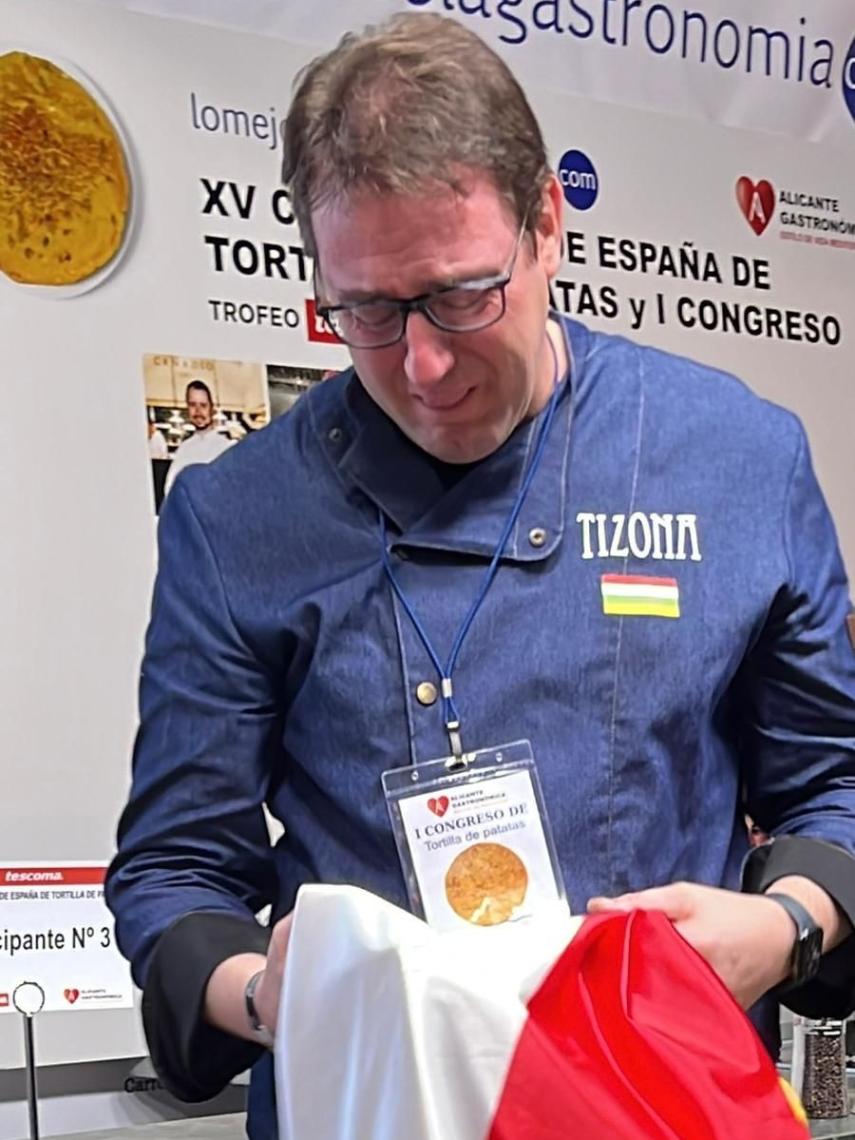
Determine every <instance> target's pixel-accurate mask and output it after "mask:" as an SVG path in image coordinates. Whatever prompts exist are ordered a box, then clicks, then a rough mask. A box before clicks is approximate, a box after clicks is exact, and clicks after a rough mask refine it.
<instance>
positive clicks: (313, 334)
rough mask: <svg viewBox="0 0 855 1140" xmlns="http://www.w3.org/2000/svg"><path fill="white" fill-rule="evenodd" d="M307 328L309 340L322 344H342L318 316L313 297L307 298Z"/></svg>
mask: <svg viewBox="0 0 855 1140" xmlns="http://www.w3.org/2000/svg"><path fill="white" fill-rule="evenodd" d="M306 328H307V329H308V330H309V340H315V341H319V342H320V343H321V344H341V341H340V340H339V338H338V337H337V336H336V335H335V333H332V332H330V330H329V329H328V328H327V326H326V325H325V324H324V321H323V317H319V316H318V309H317V305H316V303H315V299H314V298H313V297H307V298H306Z"/></svg>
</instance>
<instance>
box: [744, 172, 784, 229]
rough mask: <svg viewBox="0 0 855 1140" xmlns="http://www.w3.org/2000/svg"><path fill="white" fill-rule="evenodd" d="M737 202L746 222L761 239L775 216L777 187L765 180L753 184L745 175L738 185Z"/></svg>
mask: <svg viewBox="0 0 855 1140" xmlns="http://www.w3.org/2000/svg"><path fill="white" fill-rule="evenodd" d="M736 200H737V202H738V203H739V208H740V210H741V211H742V213H743V214H744V215H745V220H746V222H748V224H749V226H751V228H752V230H754V232H755V234H757V236H758V237H759V236H760V234H762V233H763V231H764V230H765V229H766V227H767V226H768V225H769V223H770V222H771V220H772V218H773V217H774V214H775V187H774V186H773V185H772V183H771V182H768V181H767V180H766V179H765V178H762V179H761V180H760V181H759V182H752V181H751V179H750V178H746V177H745V175H743V176H742V178H740V179H739V180H738V182H737V183H736Z"/></svg>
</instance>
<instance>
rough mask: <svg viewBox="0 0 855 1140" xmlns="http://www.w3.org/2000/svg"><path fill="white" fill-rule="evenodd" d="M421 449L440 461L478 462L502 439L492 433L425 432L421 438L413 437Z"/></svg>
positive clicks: (496, 447) (492, 450)
mask: <svg viewBox="0 0 855 1140" xmlns="http://www.w3.org/2000/svg"><path fill="white" fill-rule="evenodd" d="M413 442H414V443H417V444H418V445H419V447H420V448H421V449H422V451H426V452H427V453H428V455H432V456H433V458H434V459H438V460H439V461H440V463H459V464H461V465H463V464H466V463H478V462H479V460H481V459H486V458H487V456H488V455H492V453H493V452H494V451H497V450H498V448H499V447H500V446H501V443H502V441H501V440H500V439H497V438H496V437H495V436H492V435H479V436H468V437H463V436H460V435H457V436H454V435H451V434H446V433H444V432H436V433H431V434H426V435H424V436H423V437H422V438H415V439H414V440H413Z"/></svg>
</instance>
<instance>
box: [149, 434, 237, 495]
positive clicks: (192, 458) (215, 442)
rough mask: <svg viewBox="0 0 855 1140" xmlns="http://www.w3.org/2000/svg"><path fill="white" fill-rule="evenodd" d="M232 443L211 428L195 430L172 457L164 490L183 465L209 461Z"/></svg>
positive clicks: (226, 449) (182, 468) (167, 489)
mask: <svg viewBox="0 0 855 1140" xmlns="http://www.w3.org/2000/svg"><path fill="white" fill-rule="evenodd" d="M234 443H235V441H234V440H233V439H229V438H228V437H227V436H224V435H221V433H220V432H218V431H215V430H214V429H213V428H209V429H208V430H207V431H197V432H195V433H194V434H193V435H191V436H190V437H189V439H185V440H184V442H183V443H182V444H181V445H180V446H179V447H178V448H177V449H176V452H175V454H174V455H173V457H172V462H171V463H170V465H169V470H168V471H167V473H166V483H165V484H164V490H165V492H168V491H169V488H170V487H171V486H172V484H173V483H174V482H175V476H176V475H177V474H178V472H179V471H183V470H184V468H185V467H190V466H192V465H193V464H194V463H210V462H211V460H213V459H216V458H217V456H218V455H222V454H223V452H224V451H228V449H229V448H230V447H233V446H234Z"/></svg>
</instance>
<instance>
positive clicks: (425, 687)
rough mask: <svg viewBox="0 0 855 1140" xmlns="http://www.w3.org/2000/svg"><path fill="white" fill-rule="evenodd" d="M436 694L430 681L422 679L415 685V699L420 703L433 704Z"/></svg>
mask: <svg viewBox="0 0 855 1140" xmlns="http://www.w3.org/2000/svg"><path fill="white" fill-rule="evenodd" d="M437 696H438V694H437V691H436V685H434V684H433V683H432V682H431V681H422V683H421V684H420V685H418V686H417V687H416V700H417V701H418V702H419V704H420V705H432V704H434V703H435V702H436V698H437Z"/></svg>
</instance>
